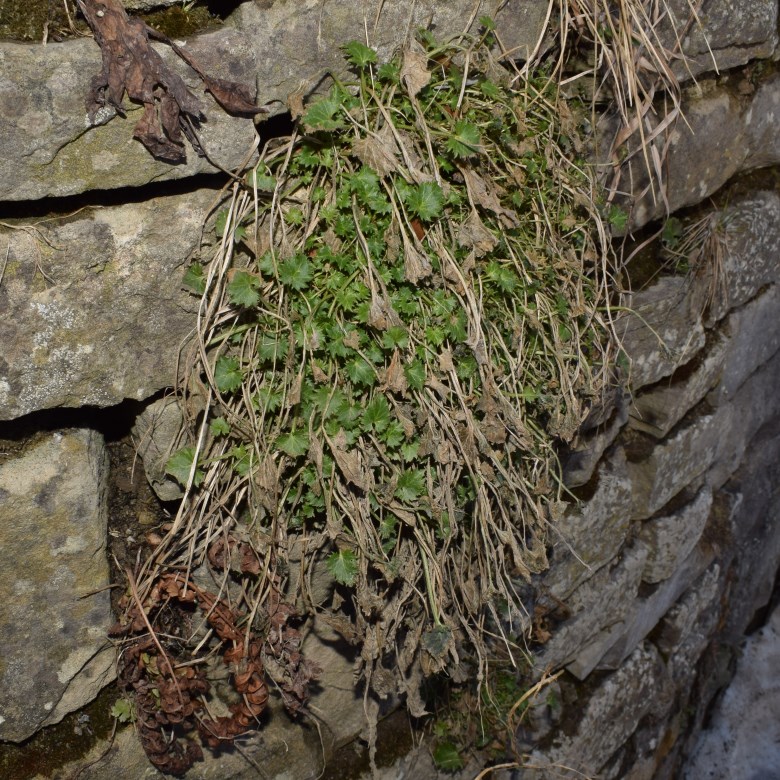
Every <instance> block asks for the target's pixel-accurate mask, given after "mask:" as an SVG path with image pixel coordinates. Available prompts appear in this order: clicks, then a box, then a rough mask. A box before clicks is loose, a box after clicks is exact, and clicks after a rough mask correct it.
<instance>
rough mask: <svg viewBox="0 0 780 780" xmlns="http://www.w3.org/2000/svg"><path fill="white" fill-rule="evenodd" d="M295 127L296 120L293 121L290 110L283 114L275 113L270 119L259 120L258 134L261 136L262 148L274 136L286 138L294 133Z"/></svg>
mask: <svg viewBox="0 0 780 780" xmlns="http://www.w3.org/2000/svg"><path fill="white" fill-rule="evenodd" d="M294 128H295V122H293V118H292V114H291V113H290V112H289V111H285V112H283V113H281V114H274V115H273V116H271V117H268V119H266V120H264V121H261V122H258V124H257V135H258V136H259V138H260V150H261V151H262V149H263V147H264V146H265V145H266V144H267V143H268V142H269V141H272V140H273V139H274V138H284V137H285V136H288V135H290V134H292V131H293V129H294Z"/></svg>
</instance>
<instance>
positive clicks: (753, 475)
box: [723, 385, 780, 642]
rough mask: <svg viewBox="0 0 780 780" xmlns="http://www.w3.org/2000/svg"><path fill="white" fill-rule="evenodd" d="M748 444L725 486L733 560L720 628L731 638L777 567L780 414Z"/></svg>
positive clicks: (764, 596) (758, 603)
mask: <svg viewBox="0 0 780 780" xmlns="http://www.w3.org/2000/svg"><path fill="white" fill-rule="evenodd" d="M775 386H776V385H775ZM746 449H747V451H749V452H750V453H751V456H750V458H746V459H745V461H744V462H743V464H742V466H741V468H740V469H739V470H738V471H737V472H736V473H735V474H734V475H733V477H732V478H731V479H730V480H729V481H728V483H727V485H726V487H725V488H724V490H727V491H728V492H729V494H730V495H731V496H732V498H733V501H732V508H731V516H730V519H729V522H730V525H731V533H732V538H733V541H732V544H733V546H734V553H735V556H736V561H735V564H734V568H733V571H732V576H733V579H734V581H733V583H731V588H730V593H729V610H728V614H727V616H726V620H725V626H724V629H723V631H724V636H726V637H728V638H729V639H730V640H731V641H734V642H737V641H739V638H740V637H741V636H742V634H743V633H744V631H745V629H746V628H747V626H748V625H749V623H750V621H751V620H752V619H753V616H754V614H755V612H756V610H758V609H760V608H761V607H763V606H764V605H765V604H767V602H768V601H769V599H770V597H771V595H772V588H773V583H774V581H775V576H776V574H777V572H778V570H779V569H780V497H779V496H778V491H777V486H778V484H780V416H778V417H775V418H774V419H772V420H770V421H768V422H767V423H766V424H765V425H764V426H763V427H762V428H761V429H760V431H759V432H758V433H757V435H756V436H755V437H753V438H752V440H751V441H750V442H749V444H748V446H747V448H746Z"/></svg>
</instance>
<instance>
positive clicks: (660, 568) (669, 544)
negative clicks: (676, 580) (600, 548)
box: [639, 487, 712, 583]
mask: <svg viewBox="0 0 780 780" xmlns="http://www.w3.org/2000/svg"><path fill="white" fill-rule="evenodd" d="M711 506H712V490H711V489H710V488H709V487H704V488H702V489H701V490H700V491H699V493H698V495H697V496H696V497H695V498H694V499H693V501H691V502H690V503H689V504H687V505H686V506H684V507H682V508H681V509H679V510H677V511H676V512H673V513H672V514H669V515H665V516H664V517H654V518H651V519H650V520H648V521H646V522H645V524H644V525H643V526H642V530H641V531H640V532H639V538H640V539H641V540H642V541H643V542H645V544H646V545H647V548H648V550H649V553H648V556H647V565H646V566H645V570H644V573H643V574H642V579H643V580H644V582H649V583H656V582H661V580H665V579H667V578H669V577H671V576H672V574H674V573H675V572H676V571H677V568H678V566H679V565H680V563H681V562H682V561H683V560H685V558H687V557H688V555H689V553H690V552H691V551H692V550H693V548H694V547H695V546H696V544H697V542H698V541H699V538H700V537H701V533H702V531H703V530H704V526H705V525H706V523H707V518H708V517H709V515H710V507H711Z"/></svg>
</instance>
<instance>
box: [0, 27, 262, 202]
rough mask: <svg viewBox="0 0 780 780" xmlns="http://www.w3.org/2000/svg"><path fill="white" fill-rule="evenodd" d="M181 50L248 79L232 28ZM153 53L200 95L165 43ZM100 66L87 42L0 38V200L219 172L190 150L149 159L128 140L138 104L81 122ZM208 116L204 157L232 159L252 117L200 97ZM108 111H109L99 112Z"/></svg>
mask: <svg viewBox="0 0 780 780" xmlns="http://www.w3.org/2000/svg"><path fill="white" fill-rule="evenodd" d="M187 48H188V50H189V51H190V52H191V53H192V54H193V56H195V57H196V58H197V59H198V60H199V61H200V62H201V63H202V66H203V68H204V70H205V71H206V72H208V73H210V74H212V75H215V76H219V77H222V78H229V79H232V80H234V81H242V82H246V83H249V84H254V76H255V62H254V51H253V49H252V48H251V47H250V46H249V45H248V42H247V39H246V37H245V36H243V35H241V34H240V33H239V32H238V31H236V30H232V29H223V30H219V31H218V32H215V33H209V34H206V35H204V36H202V37H200V38H194V39H193V40H192V41H191V42H190V43H189V44H188V45H187ZM159 50H160V53H161V54H162V55H163V57H164V59H166V61H167V62H168V64H170V65H172V66H173V67H174V68H175V69H176V70H177V71H178V72H179V73H180V75H181V76H182V77H183V78H184V80H185V81H186V82H187V84H188V86H189V87H190V89H191V90H192V91H193V93H195V94H197V95H203V87H202V82H200V80H199V79H198V78H197V77H196V76H195V75H194V73H193V72H192V71H189V72H188V68H187V66H186V65H184V64H183V63H181V61H178V62H174V60H178V58H177V57H176V56H175V55H173V54H172V52H170V50H169V49H167V47H161V48H160V49H159ZM100 67H101V55H100V50H99V48H98V46H97V44H96V43H95V41H94V40H92V39H91V38H90V39H85V38H80V39H77V40H70V41H66V42H64V43H50V44H48V45H47V46H45V47H44V46H41V45H40V44H18V43H14V44H8V43H3V44H0V74H2V75H0V116H2V120H1V121H2V126H1V127H2V129H1V130H0V200H25V199H35V198H42V197H46V196H57V197H59V196H63V195H74V194H77V193H81V192H87V191H89V190H105V189H113V188H116V187H126V186H138V185H142V184H148V183H149V182H153V181H159V180H161V179H180V178H183V177H185V176H192V175H193V174H195V173H200V172H203V171H209V172H214V171H216V170H218V169H217V168H215V167H214V166H213V165H212V164H211V163H210V162H209V161H208V160H207V159H206V158H204V157H198V156H197V155H196V154H195V153H194V152H193V151H192V149H189V151H188V155H187V163H186V164H184V165H171V164H169V163H165V162H161V161H159V160H155V159H154V158H153V157H152V156H151V155H150V154H149V153H148V152H147V151H146V149H145V148H144V147H143V146H142V145H141V144H140V143H139V142H138V141H134V140H133V128H134V127H135V124H136V122H137V121H138V119H139V118H140V116H141V112H142V108H141V107H139V106H136V105H134V104H129V103H128V110H127V116H126V117H125V118H122V117H117V116H115V117H114V118H113V119H110V121H107V122H106V123H105V124H100V125H97V126H90V124H89V120H88V118H87V115H86V107H85V101H86V97H87V93H88V91H89V88H90V83H91V80H92V77H93V76H95V75H96V74H97V73H98V72H99V71H100ZM202 103H203V106H204V110H205V112H206V114H207V118H208V121H206V122H204V123H203V124H202V126H201V127H200V129H199V130H198V134H199V136H200V137H201V139H202V145H203V147H204V149H205V150H206V152H207V153H208V155H209V156H210V157H211V159H212V160H214V161H215V162H216V163H218V164H219V165H221V166H222V167H223V168H227V169H230V168H234V167H236V166H238V165H240V164H241V162H242V161H243V160H244V158H245V156H246V155H247V153H248V152H249V151H250V150H251V148H252V144H253V142H254V139H255V130H254V125H253V123H252V120H251V119H246V118H238V117H231V116H229V115H228V114H226V113H225V112H224V111H223V110H222V109H221V108H219V106H217V104H216V103H215V102H214V100H213V99H212V98H211V97H210V96H208V95H203V96H202ZM112 113H113V112H112V111H108V112H107V113H106V114H105V116H104V117H103V119H107V118H108V117H109V116H111V114H112Z"/></svg>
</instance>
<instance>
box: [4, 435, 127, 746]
mask: <svg viewBox="0 0 780 780" xmlns="http://www.w3.org/2000/svg"><path fill="white" fill-rule="evenodd" d="M107 479H108V457H107V454H106V451H105V447H104V444H103V437H102V436H101V435H100V434H98V433H95V432H94V431H90V430H72V431H68V432H63V433H52V434H45V435H42V436H41V437H40V438H39V439H38V440H36V441H34V442H32V443H31V444H30V445H28V447H27V448H26V449H25V450H24V451H23V452H22V453H21V454H20V455H18V456H17V457H15V458H14V457H12V458H9V459H5V460H4V461H0V647H2V648H3V650H2V654H1V655H0V739H3V740H11V741H14V742H19V741H21V740H23V739H26V738H27V737H29V736H30V735H31V734H33V733H34V732H35V731H37V730H38V729H39V728H41V727H43V726H47V725H49V724H52V723H58V722H59V721H60V720H62V718H63V717H64V716H65V715H67V714H68V713H69V712H73V711H74V710H76V709H78V708H79V707H83V706H84V705H86V704H88V703H89V702H90V701H92V699H93V698H94V697H95V696H96V695H97V694H98V692H99V691H100V690H101V688H102V687H103V686H104V685H107V684H108V683H110V682H111V681H112V680H113V679H114V677H115V670H114V663H115V651H114V648H113V646H112V645H111V644H110V643H109V642H108V639H107V637H106V632H107V631H108V629H109V627H110V626H111V625H112V623H113V617H112V614H111V604H110V601H109V593H108V590H107V586H108V584H109V572H108V559H107V557H106V549H105V547H106V526H107V520H108V515H107V512H108V507H107V502H106V491H107Z"/></svg>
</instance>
